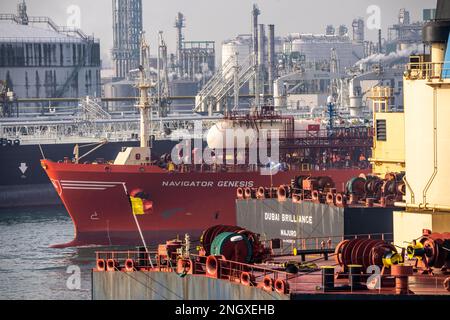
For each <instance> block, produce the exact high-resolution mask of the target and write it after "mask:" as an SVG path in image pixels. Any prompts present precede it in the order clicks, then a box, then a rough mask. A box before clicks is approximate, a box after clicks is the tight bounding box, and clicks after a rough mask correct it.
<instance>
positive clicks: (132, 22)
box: [112, 0, 142, 78]
mask: <svg viewBox="0 0 450 320" xmlns="http://www.w3.org/2000/svg"><path fill="white" fill-rule="evenodd" d="M141 33H142V0H113V41H114V47H113V49H112V58H113V62H114V69H115V75H116V77H117V78H126V77H127V75H128V72H129V71H130V70H132V69H136V68H137V67H138V66H139V45H140V37H141Z"/></svg>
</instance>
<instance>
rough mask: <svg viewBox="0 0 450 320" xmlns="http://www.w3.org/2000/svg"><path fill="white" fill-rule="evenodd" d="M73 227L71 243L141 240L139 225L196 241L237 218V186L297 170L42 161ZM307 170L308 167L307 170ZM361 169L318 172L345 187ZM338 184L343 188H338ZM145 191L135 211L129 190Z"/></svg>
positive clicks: (150, 236)
mask: <svg viewBox="0 0 450 320" xmlns="http://www.w3.org/2000/svg"><path fill="white" fill-rule="evenodd" d="M42 165H43V167H45V169H46V172H47V174H48V176H49V177H50V179H51V181H52V183H53V185H54V187H55V189H56V191H57V193H58V195H59V196H60V198H61V200H62V201H63V203H64V205H65V207H66V209H67V211H68V212H69V214H70V216H71V218H72V220H73V223H74V227H75V239H74V240H73V241H72V242H71V243H69V244H66V245H67V246H79V245H87V244H102V245H138V244H141V243H142V242H141V240H140V236H139V232H138V227H137V224H136V220H135V217H136V219H137V221H138V225H139V227H140V228H141V230H142V231H143V234H144V237H145V240H146V241H147V242H149V243H151V242H154V241H161V240H164V239H169V238H171V237H175V236H177V235H179V236H180V237H182V236H183V235H184V233H189V234H190V235H191V237H192V238H193V240H195V239H196V238H197V239H198V236H199V235H200V233H201V231H202V230H204V229H206V228H208V227H210V226H212V225H216V224H229V225H233V224H236V223H237V219H236V210H235V196H236V188H237V187H239V186H244V187H245V186H248V187H256V186H269V185H270V184H271V181H272V184H273V185H274V186H278V185H280V184H286V183H289V181H290V180H291V179H292V178H293V177H294V176H296V175H299V172H294V171H285V172H278V173H277V174H275V175H273V176H272V177H271V176H267V175H261V174H260V173H258V172H220V173H217V172H185V173H180V172H171V173H170V172H167V171H165V170H162V169H159V168H157V167H153V166H148V167H139V166H114V165H110V166H106V165H95V164H78V165H77V164H72V163H55V162H51V161H48V160H44V161H42ZM303 173H304V174H308V172H303ZM359 173H361V170H328V171H318V172H316V173H314V174H317V175H329V176H331V177H333V179H334V180H335V182H336V185H337V186H338V187H339V186H342V185H343V183H344V182H345V181H347V180H348V179H349V178H350V177H352V176H355V175H357V174H359ZM339 188H340V187H339ZM138 189H141V190H143V191H144V192H145V193H146V194H147V195H148V199H149V200H150V201H152V203H153V208H152V210H150V211H148V212H147V213H146V214H144V215H136V216H134V215H133V213H132V209H131V205H130V198H129V194H130V193H132V192H133V190H138Z"/></svg>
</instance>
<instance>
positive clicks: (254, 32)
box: [252, 4, 260, 57]
mask: <svg viewBox="0 0 450 320" xmlns="http://www.w3.org/2000/svg"><path fill="white" fill-rule="evenodd" d="M259 14H260V11H259V9H258V6H257V5H256V4H254V5H253V10H252V36H253V41H252V43H253V53H254V55H255V57H258V16H259Z"/></svg>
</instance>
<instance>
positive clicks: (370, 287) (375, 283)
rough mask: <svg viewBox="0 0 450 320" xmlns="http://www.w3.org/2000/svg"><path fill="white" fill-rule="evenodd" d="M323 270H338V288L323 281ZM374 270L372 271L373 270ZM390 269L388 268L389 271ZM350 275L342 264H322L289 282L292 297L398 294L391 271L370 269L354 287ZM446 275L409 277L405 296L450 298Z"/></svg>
mask: <svg viewBox="0 0 450 320" xmlns="http://www.w3.org/2000/svg"><path fill="white" fill-rule="evenodd" d="M412 263H413V261H407V264H412ZM323 267H326V268H330V267H334V270H335V272H338V273H337V274H336V273H335V275H338V277H337V279H336V277H335V280H334V288H333V289H330V290H327V289H326V288H325V287H324V282H323ZM369 268H370V269H369ZM389 269H390V268H386V269H385V271H387V270H389ZM349 277H350V274H349V273H348V271H345V272H344V271H342V267H340V266H338V265H332V264H328V265H318V266H317V268H312V269H311V271H308V270H303V271H301V272H299V273H298V274H297V276H296V277H291V278H290V279H289V280H288V281H289V282H288V283H289V293H290V294H317V293H319V294H320V293H322V294H328V293H330V294H338V295H339V294H349V293H358V294H362V295H367V294H390V295H393V294H398V295H400V294H399V293H397V292H396V288H395V285H396V284H395V277H393V276H392V275H391V274H390V273H389V271H387V272H385V273H382V269H381V268H380V267H377V266H375V265H373V266H369V267H367V269H366V270H362V273H361V274H358V277H357V278H358V280H357V281H356V283H354V285H353V286H352V285H350V280H349ZM446 277H447V276H445V275H427V274H420V273H414V274H413V275H409V276H408V277H407V278H408V283H407V286H406V288H405V289H404V292H402V293H401V295H402V296H407V295H441V296H444V295H445V296H448V295H450V292H449V291H447V290H446V289H445V287H444V281H445V279H446Z"/></svg>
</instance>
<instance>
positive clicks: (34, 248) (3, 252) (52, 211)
mask: <svg viewBox="0 0 450 320" xmlns="http://www.w3.org/2000/svg"><path fill="white" fill-rule="evenodd" d="M73 235H74V230H73V225H72V221H71V220H70V217H69V215H68V214H67V212H66V210H65V209H64V207H62V206H55V207H34V208H12V209H1V210H0V299H50V300H54V299H64V300H73V299H91V270H92V268H93V266H94V265H95V251H96V250H98V247H88V248H66V249H55V248H51V247H50V246H51V245H52V244H61V243H66V242H69V241H70V240H72V239H73ZM71 266H72V267H71ZM78 268H79V269H78ZM71 270H72V273H68V271H71ZM73 270H75V273H73ZM77 270H80V273H79V275H80V278H79V279H80V281H79V282H78V281H77V279H76V278H74V277H77ZM71 276H72V277H71ZM68 283H69V285H67V284H68ZM77 283H79V284H80V285H79V288H77V287H78V285H77Z"/></svg>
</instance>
